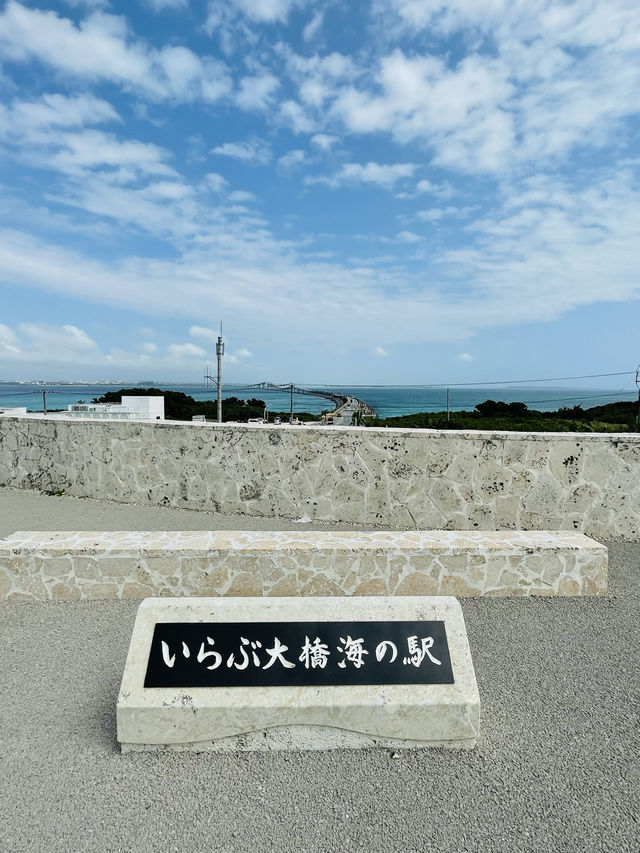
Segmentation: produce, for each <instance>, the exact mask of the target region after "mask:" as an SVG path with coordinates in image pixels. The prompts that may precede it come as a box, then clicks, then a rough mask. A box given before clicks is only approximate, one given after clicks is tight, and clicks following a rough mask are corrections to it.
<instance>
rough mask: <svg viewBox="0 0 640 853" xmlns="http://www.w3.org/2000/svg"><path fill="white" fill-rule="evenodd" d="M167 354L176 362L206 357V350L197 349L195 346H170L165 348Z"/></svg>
mask: <svg viewBox="0 0 640 853" xmlns="http://www.w3.org/2000/svg"><path fill="white" fill-rule="evenodd" d="M167 352H168V354H169V356H170V357H171V358H175V359H177V360H178V361H184V360H189V359H193V358H197V359H203V358H206V357H207V351H206V349H203V348H202V347H197V346H196V345H195V344H170V345H169V346H168V347H167Z"/></svg>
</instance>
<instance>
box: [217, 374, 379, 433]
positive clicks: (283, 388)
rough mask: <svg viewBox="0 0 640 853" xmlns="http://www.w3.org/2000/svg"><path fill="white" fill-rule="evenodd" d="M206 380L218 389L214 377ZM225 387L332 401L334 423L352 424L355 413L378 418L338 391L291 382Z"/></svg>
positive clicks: (357, 401)
mask: <svg viewBox="0 0 640 853" xmlns="http://www.w3.org/2000/svg"><path fill="white" fill-rule="evenodd" d="M204 378H205V382H206V384H207V387H217V380H216V378H215V377H214V376H210V375H209V374H205V377H204ZM223 387H224V390H225V391H277V392H279V393H281V394H292V395H293V394H308V395H309V396H311V397H324V399H326V400H330V401H331V402H332V403H333V405H334V406H335V410H334V411H333V412H329V414H328V415H327V418H333V419H334V421H335V418H340V419H341V420H343V421H345V420H347V418H348V422H349V423H350V422H351V415H352V414H353V412H357V413H358V414H359V415H360V417H367V418H375V417H376V411H375V409H374V408H373V407H372V406H370V405H369V403H365V401H364V400H360V399H359V398H358V397H352V396H350V395H348V394H340V393H338V392H337V391H329V390H327V389H316V388H300V387H299V386H297V385H293V384H292V383H290V382H289V383H286V384H278V383H276V382H254V383H253V384H251V385H233V384H226V383H225V384H224V386H223Z"/></svg>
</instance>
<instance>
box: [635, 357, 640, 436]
mask: <svg viewBox="0 0 640 853" xmlns="http://www.w3.org/2000/svg"><path fill="white" fill-rule="evenodd" d="M636 388H637V389H638V411H637V413H636V429H637V430H638V432H640V365H639V366H638V367H637V368H636Z"/></svg>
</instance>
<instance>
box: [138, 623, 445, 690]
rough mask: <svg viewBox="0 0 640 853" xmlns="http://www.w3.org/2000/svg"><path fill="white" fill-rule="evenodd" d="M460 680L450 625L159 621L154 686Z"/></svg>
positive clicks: (150, 677) (150, 669)
mask: <svg viewBox="0 0 640 853" xmlns="http://www.w3.org/2000/svg"><path fill="white" fill-rule="evenodd" d="M353 684H380V685H383V684H453V672H452V669H451V657H450V654H449V646H448V643H447V635H446V631H445V625H444V622H443V621H441V620H434V621H429V622H427V621H417V622H398V621H394V622H158V623H156V626H155V629H154V633H153V640H152V642H151V651H150V653H149V661H148V664H147V673H146V677H145V681H144V686H145V688H153V687H321V686H322V687H323V686H327V685H353Z"/></svg>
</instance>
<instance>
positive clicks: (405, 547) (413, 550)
mask: <svg viewBox="0 0 640 853" xmlns="http://www.w3.org/2000/svg"><path fill="white" fill-rule="evenodd" d="M606 591H607V549H606V547H605V546H603V545H601V544H600V543H598V542H595V541H594V540H593V539H589V538H588V537H586V536H584V535H583V534H581V533H575V532H565V531H520V530H502V531H495V532H489V531H462V532H460V531H450V530H428V531H369V532H359V531H343V530H341V531H319V532H318V531H300V532H298V531H294V532H289V531H282V532H273V531H262V532H258V531H180V532H148V531H147V532H141V531H120V532H104V531H101V532H91V531H82V532H77V531H76V532H43V531H29V532H17V533H14V534H12V535H11V536H9V537H7V538H6V539H4V540H0V599H25V600H28V599H33V600H38V601H43V600H48V599H54V600H55V599H57V600H63V599H80V598H93V599H96V598H97V599H100V598H105V599H116V598H134V599H136V598H137V599H142V598H146V597H149V596H314V595H315V596H318V595H320V596H326V595H333V596H343V595H453V596H456V597H465V596H480V595H489V596H516V595H517V596H529V595H604V594H605V593H606Z"/></svg>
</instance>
